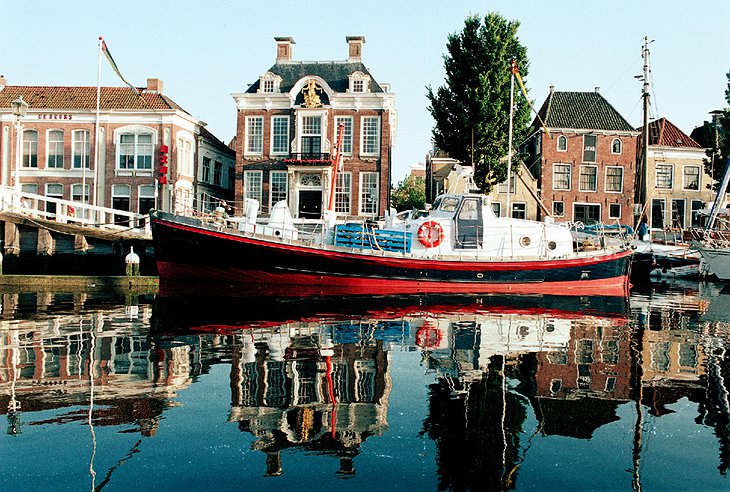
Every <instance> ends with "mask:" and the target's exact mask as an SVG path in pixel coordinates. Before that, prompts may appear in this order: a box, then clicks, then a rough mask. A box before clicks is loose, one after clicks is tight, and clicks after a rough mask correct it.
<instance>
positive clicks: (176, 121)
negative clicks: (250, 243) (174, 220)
mask: <svg viewBox="0 0 730 492" xmlns="http://www.w3.org/2000/svg"><path fill="white" fill-rule="evenodd" d="M138 90H139V94H137V93H136V92H135V91H134V90H133V89H132V88H131V87H127V86H124V87H101V91H100V100H99V142H100V145H99V148H98V151H99V152H98V169H99V172H98V173H96V172H95V169H97V163H96V162H95V155H96V140H95V139H96V94H97V88H96V87H95V86H89V87H70V86H14V85H7V82H6V79H5V78H4V77H0V126H1V129H0V162H1V163H2V171H1V172H0V185H4V186H10V187H17V188H18V189H20V190H22V191H24V192H26V193H33V194H37V195H42V196H46V197H53V198H61V199H66V200H73V201H78V202H82V201H84V202H86V203H90V204H94V203H96V204H97V205H99V206H104V207H111V208H115V209H118V210H126V211H131V212H138V213H142V214H144V213H147V211H148V210H149V209H151V208H153V207H154V208H158V209H161V210H164V211H174V212H176V213H182V214H190V213H192V210H193V208H194V207H195V206H196V205H197V204H196V203H195V188H196V187H197V185H198V184H199V181H196V179H195V176H196V169H197V168H198V165H197V164H196V163H197V161H198V159H200V160H201V161H203V159H206V158H207V159H209V160H210V162H212V163H213V164H212V165H211V167H212V170H211V172H210V182H211V186H210V187H208V189H207V192H208V195H209V194H210V192H211V190H212V192H213V193H220V194H221V195H222V196H221V197H222V198H225V197H230V196H232V191H230V190H232V184H233V179H230V178H229V177H228V175H229V174H231V175H232V174H233V173H234V167H233V166H234V162H235V156H234V154H233V151H232V150H231V149H228V148H226V147H225V146H224V145H221V143H220V141H219V140H217V139H216V138H215V137H214V136H212V135H211V134H210V133H209V132H207V131H206V130H204V128H203V125H204V123H203V122H201V121H200V120H198V119H197V118H194V117H193V116H191V115H190V114H188V113H187V112H186V111H185V110H184V109H183V108H181V107H180V106H179V105H178V104H176V103H175V102H174V101H173V100H172V99H170V98H169V97H167V96H166V95H165V94H164V93H163V92H162V81H161V80H159V79H147V86H146V87H139V88H138ZM18 97H22V99H23V100H24V101H25V102H26V103H27V104H28V108H27V113H26V115H25V116H22V117H20V121H19V123H20V124H21V125H22V130H21V131H22V139H21V144H20V152H21V164H20V172H19V173H17V174H18V175H17V176H16V172H15V167H16V152H17V151H18V149H17V148H16V147H18V145H17V140H16V134H15V129H16V125H15V116H14V115H13V112H12V109H11V102H12V101H14V100H17V99H18ZM201 147H202V149H201ZM165 158H167V160H168V162H167V169H168V172H167V174H166V175H165V177H164V178H165V179H161V178H162V176H161V173H160V163H161V161H164V160H165ZM216 163H217V164H216ZM216 166H218V167H216ZM216 169H218V170H219V171H220V175H218V174H216V173H217V171H216ZM216 177H217V179H218V180H217V181H214V180H215V179H216ZM18 180H19V182H18ZM165 181H166V183H164V182H165ZM199 195H201V196H199V197H198V199H201V197H202V195H203V192H200V193H199ZM38 200H39V199H36V201H38ZM38 206H39V207H41V208H42V207H44V204H43V203H40V202H39V203H38ZM45 207H46V208H47V211H48V212H53V210H55V209H53V207H54V204H52V203H48V204H47V205H45ZM51 209H53V210H51Z"/></svg>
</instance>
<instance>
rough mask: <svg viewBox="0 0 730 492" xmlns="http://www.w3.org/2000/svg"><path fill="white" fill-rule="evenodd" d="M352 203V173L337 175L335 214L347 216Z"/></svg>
mask: <svg viewBox="0 0 730 492" xmlns="http://www.w3.org/2000/svg"><path fill="white" fill-rule="evenodd" d="M351 203H352V173H349V172H340V173H337V184H336V186H335V212H336V213H338V214H345V215H349V214H350V210H351Z"/></svg>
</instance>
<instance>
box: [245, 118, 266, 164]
mask: <svg viewBox="0 0 730 492" xmlns="http://www.w3.org/2000/svg"><path fill="white" fill-rule="evenodd" d="M254 124H255V125H254ZM243 153H244V155H263V154H264V117H263V116H246V136H245V138H244V150H243Z"/></svg>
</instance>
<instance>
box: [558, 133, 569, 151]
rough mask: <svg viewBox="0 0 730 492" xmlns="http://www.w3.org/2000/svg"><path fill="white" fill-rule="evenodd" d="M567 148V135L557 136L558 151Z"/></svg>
mask: <svg viewBox="0 0 730 492" xmlns="http://www.w3.org/2000/svg"><path fill="white" fill-rule="evenodd" d="M567 150H568V137H566V136H565V135H560V136H559V137H558V152H565V151H567Z"/></svg>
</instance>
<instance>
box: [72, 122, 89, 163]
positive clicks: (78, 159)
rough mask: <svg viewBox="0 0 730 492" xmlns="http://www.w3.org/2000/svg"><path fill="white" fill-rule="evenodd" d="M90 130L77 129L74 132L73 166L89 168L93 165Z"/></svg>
mask: <svg viewBox="0 0 730 492" xmlns="http://www.w3.org/2000/svg"><path fill="white" fill-rule="evenodd" d="M90 138H91V137H90V132H89V130H75V131H74V132H73V147H72V148H73V156H72V159H73V167H74V169H81V168H82V167H85V168H86V169H89V167H90V166H91V159H90V155H91V140H90Z"/></svg>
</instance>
